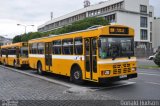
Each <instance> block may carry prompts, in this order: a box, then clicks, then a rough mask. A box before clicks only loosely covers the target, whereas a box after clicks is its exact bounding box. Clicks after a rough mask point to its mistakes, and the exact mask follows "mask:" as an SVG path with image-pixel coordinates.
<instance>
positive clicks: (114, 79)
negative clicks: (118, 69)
mask: <svg viewBox="0 0 160 106" xmlns="http://www.w3.org/2000/svg"><path fill="white" fill-rule="evenodd" d="M137 76H138V74H137V73H135V74H129V75H127V77H123V78H121V77H120V76H116V77H111V78H99V82H100V83H110V82H115V81H121V80H128V79H131V78H136V77H137Z"/></svg>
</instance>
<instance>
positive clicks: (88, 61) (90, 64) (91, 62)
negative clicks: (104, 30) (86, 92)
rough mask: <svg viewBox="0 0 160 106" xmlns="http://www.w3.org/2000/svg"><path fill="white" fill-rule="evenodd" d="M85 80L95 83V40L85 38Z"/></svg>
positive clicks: (96, 77) (96, 75)
mask: <svg viewBox="0 0 160 106" xmlns="http://www.w3.org/2000/svg"><path fill="white" fill-rule="evenodd" d="M84 41H85V49H84V50H85V78H86V79H88V80H93V81H97V80H98V74H97V39H96V38H86V39H85V40H84Z"/></svg>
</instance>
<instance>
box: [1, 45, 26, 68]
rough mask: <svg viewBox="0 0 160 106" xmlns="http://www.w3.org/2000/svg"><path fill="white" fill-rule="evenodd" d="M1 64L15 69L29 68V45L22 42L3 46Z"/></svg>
mask: <svg viewBox="0 0 160 106" xmlns="http://www.w3.org/2000/svg"><path fill="white" fill-rule="evenodd" d="M1 63H2V64H3V65H9V66H14V67H27V66H29V63H28V43H26V42H20V43H14V44H10V45H4V46H1Z"/></svg>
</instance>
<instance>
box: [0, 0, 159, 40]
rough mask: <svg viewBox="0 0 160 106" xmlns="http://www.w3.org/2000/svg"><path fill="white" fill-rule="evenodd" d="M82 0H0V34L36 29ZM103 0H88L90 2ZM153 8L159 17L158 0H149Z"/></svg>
mask: <svg viewBox="0 0 160 106" xmlns="http://www.w3.org/2000/svg"><path fill="white" fill-rule="evenodd" d="M83 1H84V0H0V35H2V36H4V37H7V38H13V37H14V36H16V35H20V34H23V33H24V32H25V28H24V26H17V24H21V25H35V26H34V27H33V26H27V32H35V31H37V27H38V26H39V25H41V24H43V23H45V22H46V21H48V20H50V13H51V12H53V18H57V17H59V16H62V15H64V14H67V13H70V12H72V11H75V10H78V9H81V8H83ZM100 1H103V0H90V2H91V4H95V3H98V2H100ZM150 4H151V5H153V6H154V8H155V16H156V17H160V11H159V10H160V0H150Z"/></svg>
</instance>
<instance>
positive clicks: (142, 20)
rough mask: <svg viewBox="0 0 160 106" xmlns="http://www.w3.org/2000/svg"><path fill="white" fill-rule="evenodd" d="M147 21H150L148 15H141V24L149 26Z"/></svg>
mask: <svg viewBox="0 0 160 106" xmlns="http://www.w3.org/2000/svg"><path fill="white" fill-rule="evenodd" d="M147 23H148V21H147V17H141V25H140V26H141V27H145V28H147Z"/></svg>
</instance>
